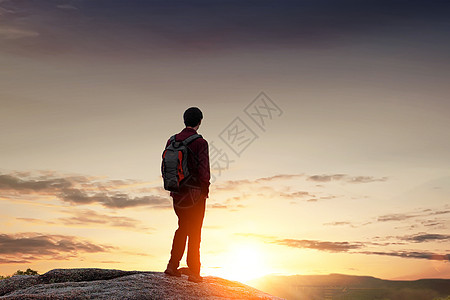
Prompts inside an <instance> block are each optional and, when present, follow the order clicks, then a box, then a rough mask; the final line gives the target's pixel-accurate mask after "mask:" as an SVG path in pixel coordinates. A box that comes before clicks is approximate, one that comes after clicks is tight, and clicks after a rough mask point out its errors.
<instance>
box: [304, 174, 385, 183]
mask: <svg viewBox="0 0 450 300" xmlns="http://www.w3.org/2000/svg"><path fill="white" fill-rule="evenodd" d="M307 180H311V181H315V182H330V181H344V182H347V183H370V182H383V181H386V180H388V178H387V177H380V178H377V177H373V176H350V175H347V174H331V175H312V176H308V177H307Z"/></svg>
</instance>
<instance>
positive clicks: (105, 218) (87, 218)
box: [16, 209, 154, 232]
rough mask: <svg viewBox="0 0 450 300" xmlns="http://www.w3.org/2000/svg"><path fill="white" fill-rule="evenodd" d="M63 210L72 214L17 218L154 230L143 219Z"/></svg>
mask: <svg viewBox="0 0 450 300" xmlns="http://www.w3.org/2000/svg"><path fill="white" fill-rule="evenodd" d="M62 212H63V213H66V214H70V215H72V216H70V217H63V218H57V219H52V220H41V219H35V218H16V219H17V220H22V221H25V222H30V223H34V224H43V225H54V224H64V225H66V226H87V227H90V228H91V227H93V226H101V227H102V228H105V227H117V228H122V229H127V230H134V231H136V230H137V231H146V232H149V231H153V230H154V228H151V227H147V226H144V225H143V224H142V222H141V221H139V220H136V219H133V218H129V217H123V216H111V215H105V214H99V213H97V212H95V211H93V210H89V209H86V210H76V211H72V210H71V211H69V210H63V211H62Z"/></svg>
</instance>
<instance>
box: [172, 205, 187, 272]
mask: <svg viewBox="0 0 450 300" xmlns="http://www.w3.org/2000/svg"><path fill="white" fill-rule="evenodd" d="M175 213H176V214H177V216H178V229H177V230H176V231H175V234H174V236H173V241H172V250H171V251H170V260H169V264H168V265H167V268H168V269H169V268H170V269H171V270H176V269H177V268H178V266H179V265H180V260H181V258H182V257H183V254H184V249H185V248H186V239H187V236H188V232H189V230H188V229H189V219H188V218H187V217H188V216H186V213H185V212H184V211H182V210H177V209H175ZM169 272H170V271H169ZM177 275H178V274H177Z"/></svg>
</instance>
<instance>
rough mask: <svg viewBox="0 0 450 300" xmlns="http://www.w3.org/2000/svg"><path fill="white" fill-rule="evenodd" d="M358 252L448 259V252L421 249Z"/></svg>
mask: <svg viewBox="0 0 450 300" xmlns="http://www.w3.org/2000/svg"><path fill="white" fill-rule="evenodd" d="M359 253H360V254H368V255H385V256H395V257H402V258H417V259H429V260H443V261H450V254H436V253H432V252H422V251H392V252H382V251H363V252H359Z"/></svg>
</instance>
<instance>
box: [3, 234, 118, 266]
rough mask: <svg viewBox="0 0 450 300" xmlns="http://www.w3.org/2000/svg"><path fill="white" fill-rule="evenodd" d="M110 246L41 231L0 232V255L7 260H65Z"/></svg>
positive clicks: (106, 250)
mask: <svg viewBox="0 0 450 300" xmlns="http://www.w3.org/2000/svg"><path fill="white" fill-rule="evenodd" d="M112 249H114V247H112V246H107V245H97V244H94V243H91V242H89V241H86V240H83V239H80V238H78V237H74V236H65V235H50V234H42V233H17V234H0V255H1V256H2V258H3V259H4V260H9V261H14V260H16V261H34V260H41V259H53V260H65V259H68V258H71V257H77V256H78V255H79V254H81V253H98V252H108V251H110V250H112Z"/></svg>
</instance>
